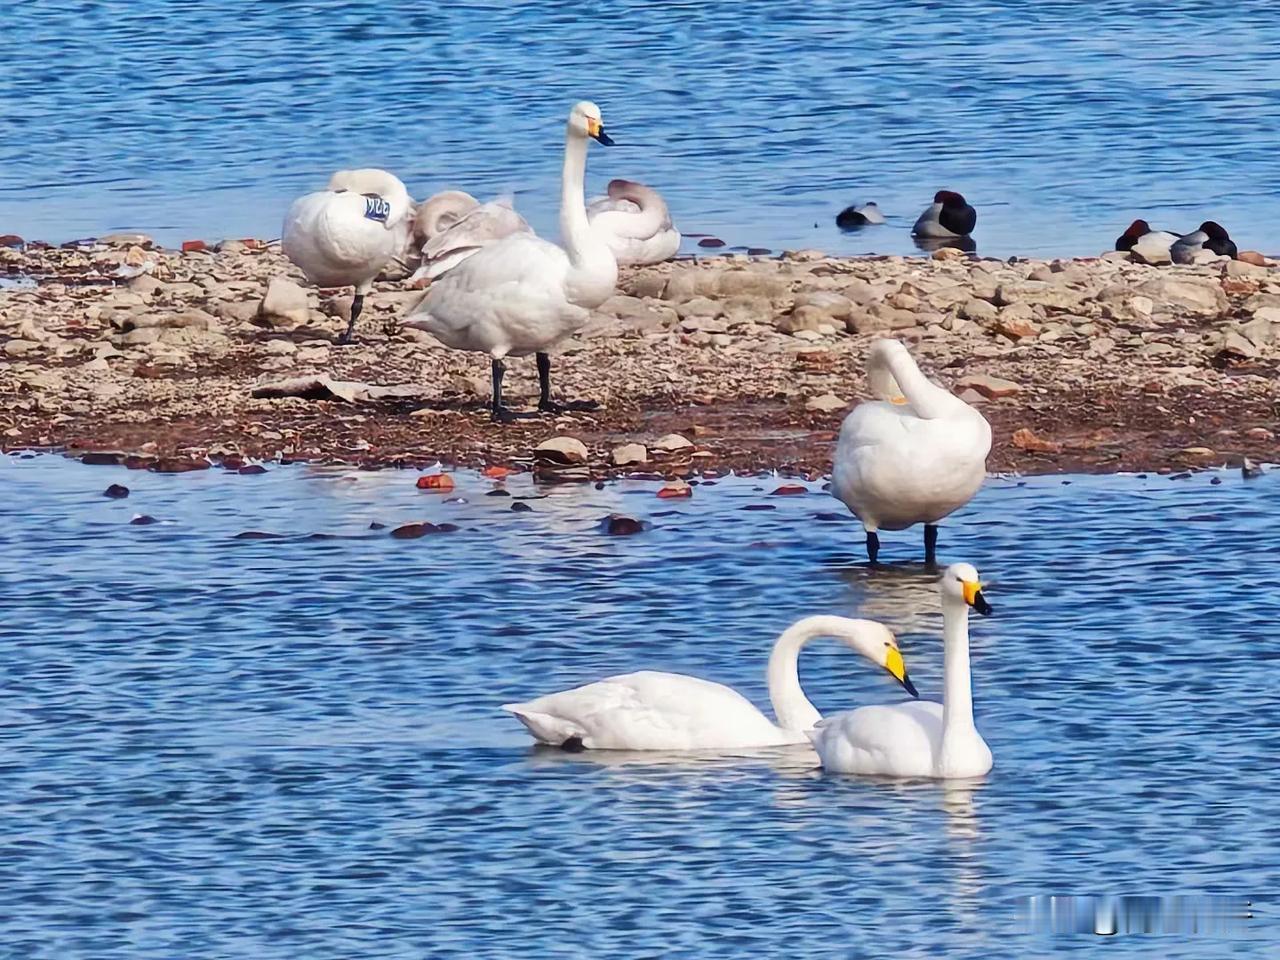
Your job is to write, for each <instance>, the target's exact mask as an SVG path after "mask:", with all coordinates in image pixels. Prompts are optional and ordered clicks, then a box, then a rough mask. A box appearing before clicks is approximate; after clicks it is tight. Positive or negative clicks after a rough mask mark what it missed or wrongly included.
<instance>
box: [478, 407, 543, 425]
mask: <svg viewBox="0 0 1280 960" xmlns="http://www.w3.org/2000/svg"><path fill="white" fill-rule="evenodd" d="M535 416H537V414H535V413H518V412H517V411H515V410H512V409H511V408H510V407H494V408H493V409H492V411H491V412H490V414H489V419H490V420H492V421H493V422H494V423H515V422H516V421H517V420H528V419H529V418H530V417H535Z"/></svg>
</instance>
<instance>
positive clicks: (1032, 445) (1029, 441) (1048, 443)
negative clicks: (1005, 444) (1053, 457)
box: [1011, 427, 1062, 453]
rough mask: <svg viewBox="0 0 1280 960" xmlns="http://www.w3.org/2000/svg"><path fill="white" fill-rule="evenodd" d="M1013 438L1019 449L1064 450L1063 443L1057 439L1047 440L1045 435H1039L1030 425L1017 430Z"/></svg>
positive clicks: (1031, 451)
mask: <svg viewBox="0 0 1280 960" xmlns="http://www.w3.org/2000/svg"><path fill="white" fill-rule="evenodd" d="M1011 440H1012V443H1013V445H1014V446H1015V447H1017V448H1018V449H1019V450H1026V451H1028V452H1030V453H1061V452H1062V444H1060V443H1058V442H1057V441H1056V440H1046V439H1044V438H1043V437H1038V436H1036V435H1035V433H1034V432H1032V431H1031V430H1030V429H1029V428H1028V427H1022V428H1020V429H1018V430H1015V431H1014V432H1013V436H1012V438H1011Z"/></svg>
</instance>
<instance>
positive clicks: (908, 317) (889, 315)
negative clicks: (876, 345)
mask: <svg viewBox="0 0 1280 960" xmlns="http://www.w3.org/2000/svg"><path fill="white" fill-rule="evenodd" d="M915 325H916V315H915V314H914V313H912V312H911V311H910V310H899V309H897V308H895V307H891V306H889V305H888V304H886V303H873V304H871V305H870V306H868V307H866V308H865V309H863V310H855V311H854V312H853V313H852V314H850V315H849V319H848V320H846V321H845V329H846V330H848V331H849V332H850V333H879V332H881V331H883V330H904V329H906V328H907V327H914V326H915Z"/></svg>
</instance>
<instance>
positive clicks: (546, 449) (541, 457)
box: [533, 436, 589, 466]
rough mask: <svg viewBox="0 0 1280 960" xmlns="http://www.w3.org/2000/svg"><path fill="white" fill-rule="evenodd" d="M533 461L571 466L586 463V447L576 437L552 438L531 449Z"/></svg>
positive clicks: (587, 454)
mask: <svg viewBox="0 0 1280 960" xmlns="http://www.w3.org/2000/svg"><path fill="white" fill-rule="evenodd" d="M533 456H534V459H535V460H538V461H542V462H544V463H549V464H563V465H565V466H573V465H577V464H584V463H586V462H587V458H588V456H589V453H588V451H587V445H586V444H584V443H583V442H582V441H581V440H578V439H577V438H576V437H565V436H561V437H552V438H551V439H550V440H543V441H542V443H540V444H538V445H537V446H536V447H534V449H533Z"/></svg>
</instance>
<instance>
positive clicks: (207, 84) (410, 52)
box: [0, 0, 1280, 256]
mask: <svg viewBox="0 0 1280 960" xmlns="http://www.w3.org/2000/svg"><path fill="white" fill-rule="evenodd" d="M1278 47H1280V17H1277V16H1276V14H1275V4H1274V2H1273V0H1239V2H1234V3H1222V2H1220V0H1164V2H1161V3H1159V4H1152V3H1149V2H1138V0H1092V2H1090V3H1088V4H1081V3H1079V2H1076V0H950V2H946V3H942V2H936V0H929V2H904V0H900V2H897V3H883V2H873V0H844V2H835V0H810V2H805V3H794V4H784V3H767V4H766V3H757V4H748V3H741V2H738V0H620V2H616V3H610V4H607V5H603V4H587V3H566V2H561V0H513V2H491V3H483V2H468V0H459V2H453V3H447V4H429V3H422V2H415V3H404V2H386V0H382V2H376V3H375V2H372V0H356V2H349V3H342V4H335V3H301V2H290V0H281V2H274V3H254V4H234V3H226V2H221V0H217V2H215V0H188V2H183V3H177V2H164V0H127V2H126V0H92V2H90V0H80V2H70V0H23V2H22V3H21V4H18V5H16V7H15V9H14V11H13V16H6V20H5V28H4V31H3V33H2V35H0V58H2V61H3V63H4V71H3V76H2V77H0V232H6V231H8V232H17V233H19V234H23V235H26V236H28V237H43V238H49V239H55V240H65V239H70V238H72V237H76V236H84V235H92V234H100V233H103V232H105V231H107V230H120V229H137V230H145V231H148V232H150V233H152V234H153V235H155V236H156V237H157V238H158V239H161V240H162V241H166V242H170V243H173V242H176V241H179V240H182V239H185V238H189V237H193V236H200V237H205V238H208V239H217V238H219V237H221V236H224V235H225V236H238V235H254V236H266V237H273V236H276V235H278V232H279V224H280V220H281V217H282V215H283V212H284V210H285V208H286V207H287V205H288V202H289V201H290V199H291V198H292V197H294V196H296V195H298V194H299V193H302V192H305V191H307V190H309V189H315V188H317V187H318V186H319V185H322V184H323V183H324V181H325V180H326V179H327V177H328V174H329V172H331V171H332V170H333V169H335V168H338V167H342V166H353V165H378V166H385V167H387V168H389V169H392V170H394V171H396V172H398V173H399V174H400V175H401V176H402V177H403V178H404V179H405V180H406V182H407V183H408V185H409V187H410V190H411V192H412V193H413V194H414V195H415V196H417V197H423V196H426V195H428V194H430V193H432V192H434V191H436V190H439V189H442V188H446V187H463V188H466V189H468V190H470V191H472V192H473V193H475V194H477V195H479V196H482V197H487V196H490V195H494V194H497V193H500V192H503V191H512V192H514V193H515V194H516V201H517V205H518V206H519V208H520V209H521V210H522V211H524V212H525V213H526V215H528V216H529V217H530V219H531V220H532V222H533V223H534V226H535V227H537V228H538V229H539V231H541V232H546V233H549V234H550V235H554V233H555V210H556V204H557V203H558V197H559V192H558V186H557V183H558V177H559V157H560V151H561V143H562V139H561V138H562V130H563V121H564V117H565V116H566V114H567V112H568V107H569V105H570V104H571V103H572V102H573V101H575V100H577V99H579V98H583V97H588V98H591V99H594V100H596V101H597V102H599V103H600V105H601V106H602V108H603V111H604V116H605V120H606V125H607V127H608V128H609V130H610V131H611V132H612V133H613V135H614V136H615V139H617V140H618V141H619V143H620V144H624V145H625V146H620V147H618V148H616V149H613V150H609V151H605V150H603V149H595V150H593V151H592V156H591V159H590V170H589V180H590V183H589V185H590V186H594V187H596V188H599V187H602V186H603V184H604V183H605V182H607V181H608V180H609V179H610V178H612V177H615V176H626V177H630V178H632V179H639V180H644V181H647V182H649V183H651V184H653V185H655V186H657V187H658V188H659V189H661V190H662V191H663V192H664V194H665V195H666V196H667V197H668V199H669V201H670V204H671V207H672V209H673V212H674V214H675V217H676V219H677V222H678V223H679V225H680V226H682V228H683V229H684V230H685V232H687V233H698V232H703V233H713V234H716V235H718V236H720V237H721V238H723V239H724V240H725V241H726V242H727V243H728V244H730V245H731V246H742V245H764V246H766V247H771V248H774V249H781V248H783V247H797V246H817V247H821V248H824V249H827V250H830V251H832V252H849V253H860V252H907V251H911V250H913V249H914V248H913V247H912V245H911V242H910V239H909V237H908V235H907V229H908V228H909V226H910V224H911V223H912V221H913V220H914V218H915V216H916V215H917V214H918V213H919V212H920V210H921V209H922V208H923V207H924V206H925V205H926V203H927V202H928V201H929V200H930V199H931V197H932V195H933V193H934V191H935V190H937V189H939V188H941V187H950V188H951V189H956V190H960V191H962V192H963V193H965V195H966V196H967V197H968V198H969V199H970V200H971V201H972V202H973V203H974V204H975V205H976V206H977V207H978V210H979V221H978V230H977V232H976V233H975V238H976V240H977V242H978V244H979V250H980V252H983V253H989V254H996V255H1001V256H1004V255H1009V254H1014V253H1018V254H1040V255H1065V254H1095V253H1097V252H1099V251H1100V250H1102V249H1109V248H1110V246H1111V243H1112V241H1113V240H1114V238H1115V237H1116V235H1117V234H1118V233H1119V232H1120V231H1121V230H1122V229H1123V227H1124V226H1126V225H1127V224H1128V223H1129V221H1130V220H1132V219H1133V218H1134V217H1135V216H1140V215H1141V216H1146V217H1147V219H1149V220H1150V221H1151V222H1152V223H1153V224H1155V225H1156V226H1158V227H1161V228H1164V229H1177V230H1190V229H1193V228H1194V227H1195V226H1196V225H1198V224H1199V223H1200V222H1201V220H1203V219H1205V218H1209V217H1212V218H1215V219H1217V220H1219V221H1221V222H1222V223H1223V224H1224V225H1226V226H1227V228H1228V229H1229V230H1230V231H1231V233H1232V235H1233V236H1234V237H1235V238H1236V239H1237V241H1238V242H1239V245H1240V247H1241V249H1245V248H1250V247H1252V248H1262V249H1263V250H1267V251H1277V250H1280V237H1278V236H1277V234H1276V230H1275V224H1276V222H1277V221H1278V220H1280V71H1277V70H1276V69H1275V51H1276V49H1277V48H1278ZM868 199H875V200H877V201H878V202H879V203H880V205H881V207H882V208H883V209H884V210H885V211H886V212H887V213H888V214H890V215H891V220H890V224H889V225H888V226H885V227H881V228H879V229H873V230H868V231H866V232H864V233H862V234H858V235H854V236H842V235H841V234H840V233H839V232H838V231H837V230H836V228H835V225H834V216H835V214H836V212H837V211H839V210H840V209H841V208H842V207H844V206H845V205H847V204H849V203H853V202H863V201H865V200H868ZM686 249H696V248H694V247H692V245H691V244H690V245H688V246H687V247H686Z"/></svg>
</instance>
